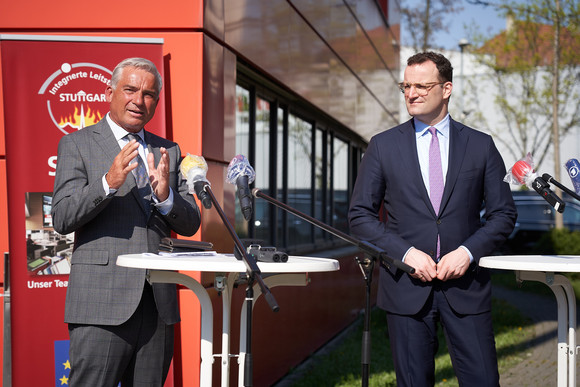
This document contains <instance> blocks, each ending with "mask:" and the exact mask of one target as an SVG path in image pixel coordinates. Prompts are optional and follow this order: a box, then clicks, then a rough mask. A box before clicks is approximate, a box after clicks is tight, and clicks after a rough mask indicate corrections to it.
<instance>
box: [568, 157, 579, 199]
mask: <svg viewBox="0 0 580 387" xmlns="http://www.w3.org/2000/svg"><path fill="white" fill-rule="evenodd" d="M565 165H566V171H567V172H568V176H570V180H572V185H573V186H574V191H575V192H576V193H577V194H580V163H579V162H578V160H576V159H570V160H568V161H566V164H565Z"/></svg>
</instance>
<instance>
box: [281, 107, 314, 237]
mask: <svg viewBox="0 0 580 387" xmlns="http://www.w3.org/2000/svg"><path fill="white" fill-rule="evenodd" d="M311 156H312V124H310V123H309V122H307V121H305V120H303V119H301V118H299V117H297V116H295V115H293V114H290V115H289V117H288V178H287V179H288V205H289V206H290V207H292V208H295V209H296V210H298V211H300V212H303V213H305V214H306V215H310V216H312V194H311V193H312V173H311V169H312V158H311ZM287 225H288V244H289V246H297V245H301V244H306V243H310V242H312V240H313V236H312V227H311V226H310V224H309V223H308V222H306V221H304V220H302V219H301V218H299V217H297V216H295V215H290V216H288V223H287Z"/></svg>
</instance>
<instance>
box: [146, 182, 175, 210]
mask: <svg viewBox="0 0 580 387" xmlns="http://www.w3.org/2000/svg"><path fill="white" fill-rule="evenodd" d="M151 197H152V198H153V205H155V207H157V210H158V211H159V212H160V213H161V215H167V214H169V212H170V211H171V209H172V208H173V190H172V189H171V188H169V196H168V197H167V199H165V200H164V201H162V202H160V201H159V199H157V196H155V194H152V195H151Z"/></svg>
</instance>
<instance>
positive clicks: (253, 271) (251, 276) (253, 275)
mask: <svg viewBox="0 0 580 387" xmlns="http://www.w3.org/2000/svg"><path fill="white" fill-rule="evenodd" d="M203 191H205V192H207V194H208V195H209V197H210V198H211V201H212V203H213V205H214V207H215V209H216V210H217V212H218V214H219V215H220V217H221V219H222V221H223V223H224V225H225V226H226V228H227V230H228V232H229V233H230V235H231V237H232V239H233V240H234V244H235V247H236V248H237V250H238V252H239V253H240V254H241V256H242V257H243V261H244V263H245V264H246V273H247V276H248V286H247V288H246V320H247V324H246V354H245V360H244V386H252V376H253V373H252V372H253V357H252V304H253V300H254V281H256V282H257V283H258V285H259V286H260V290H261V291H262V294H263V295H264V296H265V297H266V301H267V302H268V305H270V308H271V309H272V311H274V312H277V311H279V310H280V307H279V306H278V303H277V302H276V299H275V298H274V296H273V295H272V293H271V292H270V289H269V288H268V286H266V284H265V283H264V280H263V279H262V276H261V271H260V268H258V264H257V263H256V261H255V260H254V259H251V258H250V257H249V256H248V253H247V252H246V249H245V248H244V245H243V243H242V241H241V240H240V238H239V237H238V235H237V234H236V232H235V230H234V228H233V227H232V225H231V223H230V222H229V220H228V218H227V217H226V215H225V214H224V211H223V210H222V208H221V206H220V205H219V203H218V201H217V199H216V197H215V195H214V194H213V191H212V190H211V187H210V185H209V184H207V183H205V185H204V186H203Z"/></svg>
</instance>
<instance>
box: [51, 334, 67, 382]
mask: <svg viewBox="0 0 580 387" xmlns="http://www.w3.org/2000/svg"><path fill="white" fill-rule="evenodd" d="M69 344H70V343H69V340H61V341H55V342H54V376H55V379H56V380H55V386H57V387H59V386H68V377H69V375H70V361H69V358H68V349H69Z"/></svg>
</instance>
